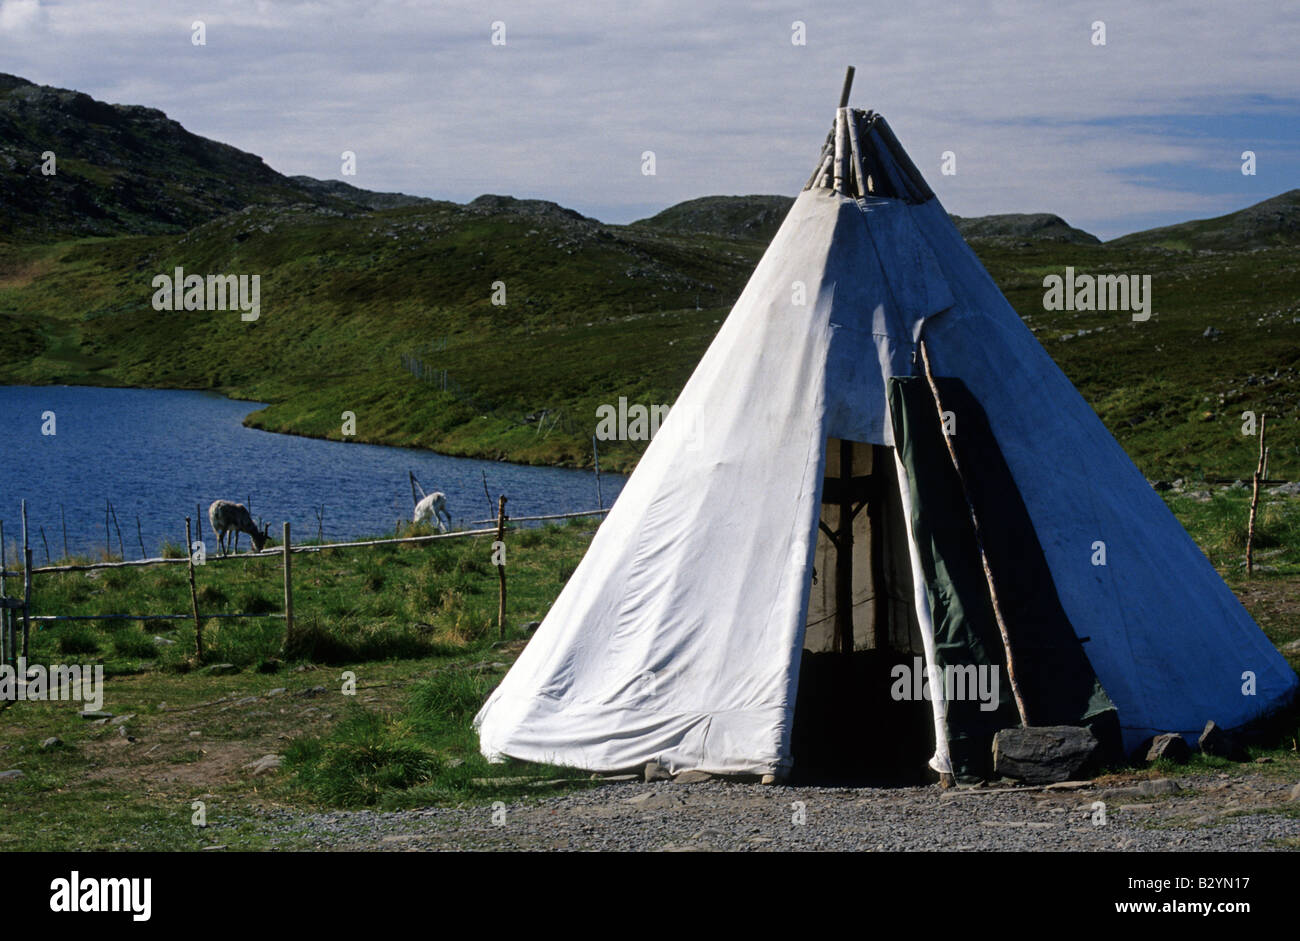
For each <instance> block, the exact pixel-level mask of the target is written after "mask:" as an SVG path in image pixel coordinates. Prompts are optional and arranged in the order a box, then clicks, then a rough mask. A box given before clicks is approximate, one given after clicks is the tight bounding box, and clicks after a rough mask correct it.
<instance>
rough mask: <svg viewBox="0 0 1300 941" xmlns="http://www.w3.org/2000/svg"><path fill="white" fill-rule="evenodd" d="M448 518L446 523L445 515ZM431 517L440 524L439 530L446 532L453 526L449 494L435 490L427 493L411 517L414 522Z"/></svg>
mask: <svg viewBox="0 0 1300 941" xmlns="http://www.w3.org/2000/svg"><path fill="white" fill-rule="evenodd" d="M444 516H445V517H446V518H447V522H446V524H445V525H444V524H443V522H442V519H443V517H444ZM427 519H431V520H433V521H434V522H436V523H437V524H438V531H439V532H444V533H445V532H446V531H447V529H448V528H449V527H450V526H451V513H450V511H448V509H447V495H446V494H444V493H442V492H441V491H434V492H433V493H430V494H427V495H426V496H425V497H424V499H422V500H421V501H420V502H419V503H417V504H416V505H415V515H414V516H412V517H411V522H412V523H418V522H420V521H421V520H427Z"/></svg>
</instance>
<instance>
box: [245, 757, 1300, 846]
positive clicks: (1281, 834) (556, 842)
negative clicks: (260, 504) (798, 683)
mask: <svg viewBox="0 0 1300 941" xmlns="http://www.w3.org/2000/svg"><path fill="white" fill-rule="evenodd" d="M1293 789H1294V791H1295V792H1297V795H1298V797H1297V798H1293V797H1292V794H1293ZM1153 792H1154V793H1153ZM1298 798H1300V785H1296V784H1295V783H1294V782H1287V781H1283V780H1279V779H1278V778H1275V777H1274V778H1270V777H1267V776H1265V775H1262V774H1258V773H1256V774H1248V775H1246V776H1244V777H1243V776H1241V775H1233V776H1229V775H1227V774H1223V775H1220V776H1218V777H1214V776H1208V777H1207V776H1199V777H1196V778H1176V779H1172V780H1171V779H1163V781H1162V783H1157V784H1154V785H1153V784H1152V783H1151V782H1148V783H1147V784H1146V785H1145V790H1144V792H1139V787H1138V782H1126V783H1125V784H1123V785H1112V786H1111V787H1110V788H1109V789H1105V788H1102V787H1098V786H1091V785H1089V786H1071V787H1069V788H1068V789H1054V790H1042V789H1029V788H1014V789H1005V788H996V787H992V788H984V789H974V790H967V789H956V790H948V791H945V790H942V789H940V788H939V787H937V786H935V787H912V788H889V789H879V788H854V789H845V788H808V787H800V788H793V787H770V786H769V787H763V786H760V785H755V784H738V783H729V782H724V781H709V782H704V783H699V784H676V783H672V782H655V783H652V784H644V783H640V782H620V783H612V784H605V785H603V786H601V787H597V788H593V789H591V790H587V791H581V792H577V793H571V794H567V795H565V796H561V797H554V798H548V799H544V800H540V801H537V802H532V803H526V804H518V803H516V804H502V805H501V806H500V807H498V809H497V811H496V822H494V811H493V808H492V807H472V808H430V809H427V810H414V811H402V812H394V813H379V812H374V811H354V812H352V811H350V812H336V813H324V814H309V813H302V812H297V811H287V810H284V811H281V810H277V811H270V812H267V813H265V814H264V815H262V816H261V818H260V821H259V824H260V825H261V826H264V827H267V828H268V829H270V830H271V831H272V832H274V833H277V834H278V835H279V836H277V838H276V842H278V843H280V844H282V845H285V846H302V845H303V844H304V842H305V843H306V844H307V846H310V847H315V848H317V849H335V850H624V851H645V850H655V851H660V850H667V851H682V850H706V851H707V850H725V851H735V850H740V851H745V850H750V851H755V850H757V851H771V850H893V851H897V850H974V851H978V850H1048V851H1060V850H1084V851H1095V850H1125V851H1144V850H1189V851H1212V850H1270V849H1300V799H1298ZM1097 801H1101V802H1103V803H1104V804H1105V805H1106V806H1105V814H1106V820H1105V822H1104V823H1101V824H1097V823H1095V822H1094V814H1095V810H1094V802H1097ZM801 809H802V821H801V822H800V821H799V820H797V819H796V818H797V817H799V816H800V811H801ZM503 811H504V816H503V815H502V812H503Z"/></svg>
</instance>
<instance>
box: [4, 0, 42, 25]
mask: <svg viewBox="0 0 1300 941" xmlns="http://www.w3.org/2000/svg"><path fill="white" fill-rule="evenodd" d="M42 12H43V11H42V10H41V0H0V33H21V32H24V31H26V30H28V29H30V28H31V27H33V26H35V25H36V24H37V22H38V21H39V20H40V19H41V14H42Z"/></svg>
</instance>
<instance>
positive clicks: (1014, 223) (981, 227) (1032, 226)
mask: <svg viewBox="0 0 1300 941" xmlns="http://www.w3.org/2000/svg"><path fill="white" fill-rule="evenodd" d="M951 218H952V221H953V224H955V225H956V226H957V231H959V232H960V233H961V235H962V238H964V239H966V240H968V241H996V242H1024V241H1030V242H1069V243H1072V244H1075V245H1100V244H1101V239H1099V238H1097V236H1095V235H1093V234H1092V233H1090V232H1085V231H1083V230H1082V229H1076V228H1075V227H1074V226H1072V225H1070V224H1069V223H1067V222H1066V221H1065V220H1064V219H1062V218H1061V217H1060V216H1054V215H1052V214H1051V213H1048V212H1036V213H1005V214H1002V215H994V216H972V217H969V218H963V217H962V216H952V217H951Z"/></svg>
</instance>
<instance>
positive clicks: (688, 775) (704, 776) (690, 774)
mask: <svg viewBox="0 0 1300 941" xmlns="http://www.w3.org/2000/svg"><path fill="white" fill-rule="evenodd" d="M712 779H713V775H711V774H709V773H708V772H707V771H682V772H680V773H679V774H678V775H677V777H675V778H673V780H674V781H675V782H677V783H678V784H702V783H703V782H705V781H710V780H712Z"/></svg>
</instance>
